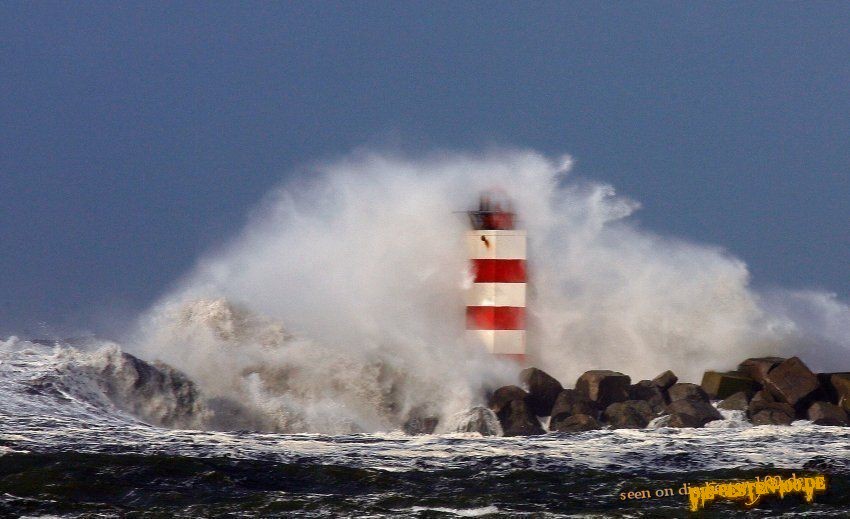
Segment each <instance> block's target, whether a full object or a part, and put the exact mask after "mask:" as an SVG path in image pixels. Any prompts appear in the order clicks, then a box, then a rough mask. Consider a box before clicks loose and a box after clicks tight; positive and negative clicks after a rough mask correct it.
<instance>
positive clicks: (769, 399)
mask: <svg viewBox="0 0 850 519" xmlns="http://www.w3.org/2000/svg"><path fill="white" fill-rule="evenodd" d="M774 402H776V399H775V398H773V395H771V394H770V393H769V392H768V391H767V390H766V389H762V390H761V391H756V394H755V395H753V398H751V399H750V404H749V406H748V407H747V415H749V416H750V417H752V416H753V415H754V414H756V413H757V412H759V411H761V410H762V409H763V408H764V406H765V404H771V403H774Z"/></svg>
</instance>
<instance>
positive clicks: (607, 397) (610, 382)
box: [576, 369, 631, 408]
mask: <svg viewBox="0 0 850 519" xmlns="http://www.w3.org/2000/svg"><path fill="white" fill-rule="evenodd" d="M630 384H631V379H630V378H629V376H628V375H623V374H622V373H618V372H616V371H609V370H602V369H598V370H591V371H586V372H585V373H584V374H583V375H582V376H580V377H579V378H578V381H576V391H578V392H579V393H580V394H582V395H584V396H586V397H587V398H589V399H590V400H593V401H594V402H596V403H597V404H599V406H600V407H602V408H606V407H608V406H609V405H611V404H613V403H614V402H624V401H626V400H628V399H629V385H630Z"/></svg>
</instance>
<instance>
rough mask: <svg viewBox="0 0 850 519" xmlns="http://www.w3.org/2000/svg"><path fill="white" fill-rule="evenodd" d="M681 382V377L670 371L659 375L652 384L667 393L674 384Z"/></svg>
mask: <svg viewBox="0 0 850 519" xmlns="http://www.w3.org/2000/svg"><path fill="white" fill-rule="evenodd" d="M678 381H679V377H677V376H676V375H675V374H674V373H673V372H672V371H670V370H669V369H668V370H667V371H665V372H664V373H662V374H660V375H658V376H657V377H655V378H654V379H652V383H653V384H655V385H656V386H658V387H659V388H660V389H661V390H662V391H666V390H667V389H669V388H670V386H672V385H673V384H675V383H676V382H678Z"/></svg>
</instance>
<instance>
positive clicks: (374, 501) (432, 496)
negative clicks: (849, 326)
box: [0, 344, 850, 518]
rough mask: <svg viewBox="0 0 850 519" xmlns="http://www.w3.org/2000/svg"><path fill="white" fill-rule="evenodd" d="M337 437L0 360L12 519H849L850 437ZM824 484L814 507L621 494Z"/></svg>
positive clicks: (11, 353)
mask: <svg viewBox="0 0 850 519" xmlns="http://www.w3.org/2000/svg"><path fill="white" fill-rule="evenodd" d="M710 425H711V427H709V428H706V429H670V428H663V427H662V428H650V429H645V430H603V431H594V432H587V433H580V434H548V435H545V436H539V437H528V438H502V437H482V436H480V435H477V434H450V435H424V436H407V435H404V434H403V433H401V432H389V433H385V434H356V435H343V436H326V435H319V434H297V435H286V434H268V433H258V432H250V431H232V432H210V431H194V430H172V429H164V428H160V427H154V426H151V425H148V424H146V423H144V422H142V421H140V420H138V419H136V418H134V417H132V416H130V415H128V414H126V413H123V412H122V411H120V410H119V409H117V408H115V407H114V406H112V405H111V404H110V403H109V402H108V401H106V400H105V399H103V398H102V397H101V396H99V395H98V393H97V388H96V387H95V386H94V385H92V383H91V382H90V381H86V380H84V379H81V378H80V376H78V375H74V376H71V374H69V373H68V372H67V359H66V358H65V355H64V354H63V352H62V351H60V348H59V347H47V346H39V345H32V344H28V345H27V346H26V347H15V348H5V349H2V350H0V516H2V517H22V516H29V517H47V516H50V517H56V516H58V517H293V516H301V517H341V516H342V517H355V516H356V517H541V518H542V517H546V518H548V517H553V518H554V517H692V516H693V517H737V516H742V517H743V516H748V517H786V516H787V517H792V516H809V517H847V516H850V429H845V428H836V427H819V426H814V425H811V424H809V423H807V422H803V421H801V422H796V423H795V424H794V425H793V426H790V427H774V426H761V427H750V426H748V425H746V424H745V423H744V422H743V421H741V420H740V419H739V417H736V416H735V415H734V414H732V413H729V414H727V419H726V420H724V421H718V422H713V423H712V424H710ZM792 473H793V474H796V475H797V476H803V475H811V474H825V475H826V476H827V478H828V479H827V481H828V487H827V491H826V492H825V493H822V494H817V495H816V496H815V499H814V501H813V502H812V503H806V502H805V501H804V500H803V499H802V497H800V496H799V495H786V496H785V497H784V498H778V497H768V498H764V499H763V500H762V501H760V502H759V503H758V504H757V505H756V506H755V507H754V508H752V509H744V508H743V506H742V505H741V504H739V503H736V502H731V501H723V500H717V501H714V502H711V503H709V504H708V505H707V506H706V508H705V509H704V510H702V511H700V512H698V513H691V512H689V511H688V499H687V497H686V496H684V495H679V494H678V493H674V495H673V496H667V497H658V498H656V497H652V498H649V499H643V500H634V499H631V500H630V499H621V497H620V494H621V493H628V492H631V491H639V490H644V489H648V490H650V491H652V492H654V491H655V490H658V489H665V488H671V489H674V490H677V489H679V488H680V487H681V486H682V485H683V484H684V483H690V484H700V483H703V482H707V481H737V480H744V479H754V478H756V477H764V476H767V475H785V476H790V475H791V474H792Z"/></svg>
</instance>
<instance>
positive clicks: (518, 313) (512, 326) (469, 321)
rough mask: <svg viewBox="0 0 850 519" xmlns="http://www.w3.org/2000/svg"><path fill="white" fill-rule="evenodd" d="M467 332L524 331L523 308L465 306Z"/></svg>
mask: <svg viewBox="0 0 850 519" xmlns="http://www.w3.org/2000/svg"><path fill="white" fill-rule="evenodd" d="M466 329H467V330H524V329H525V308H521V307H517V306H467V307H466Z"/></svg>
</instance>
